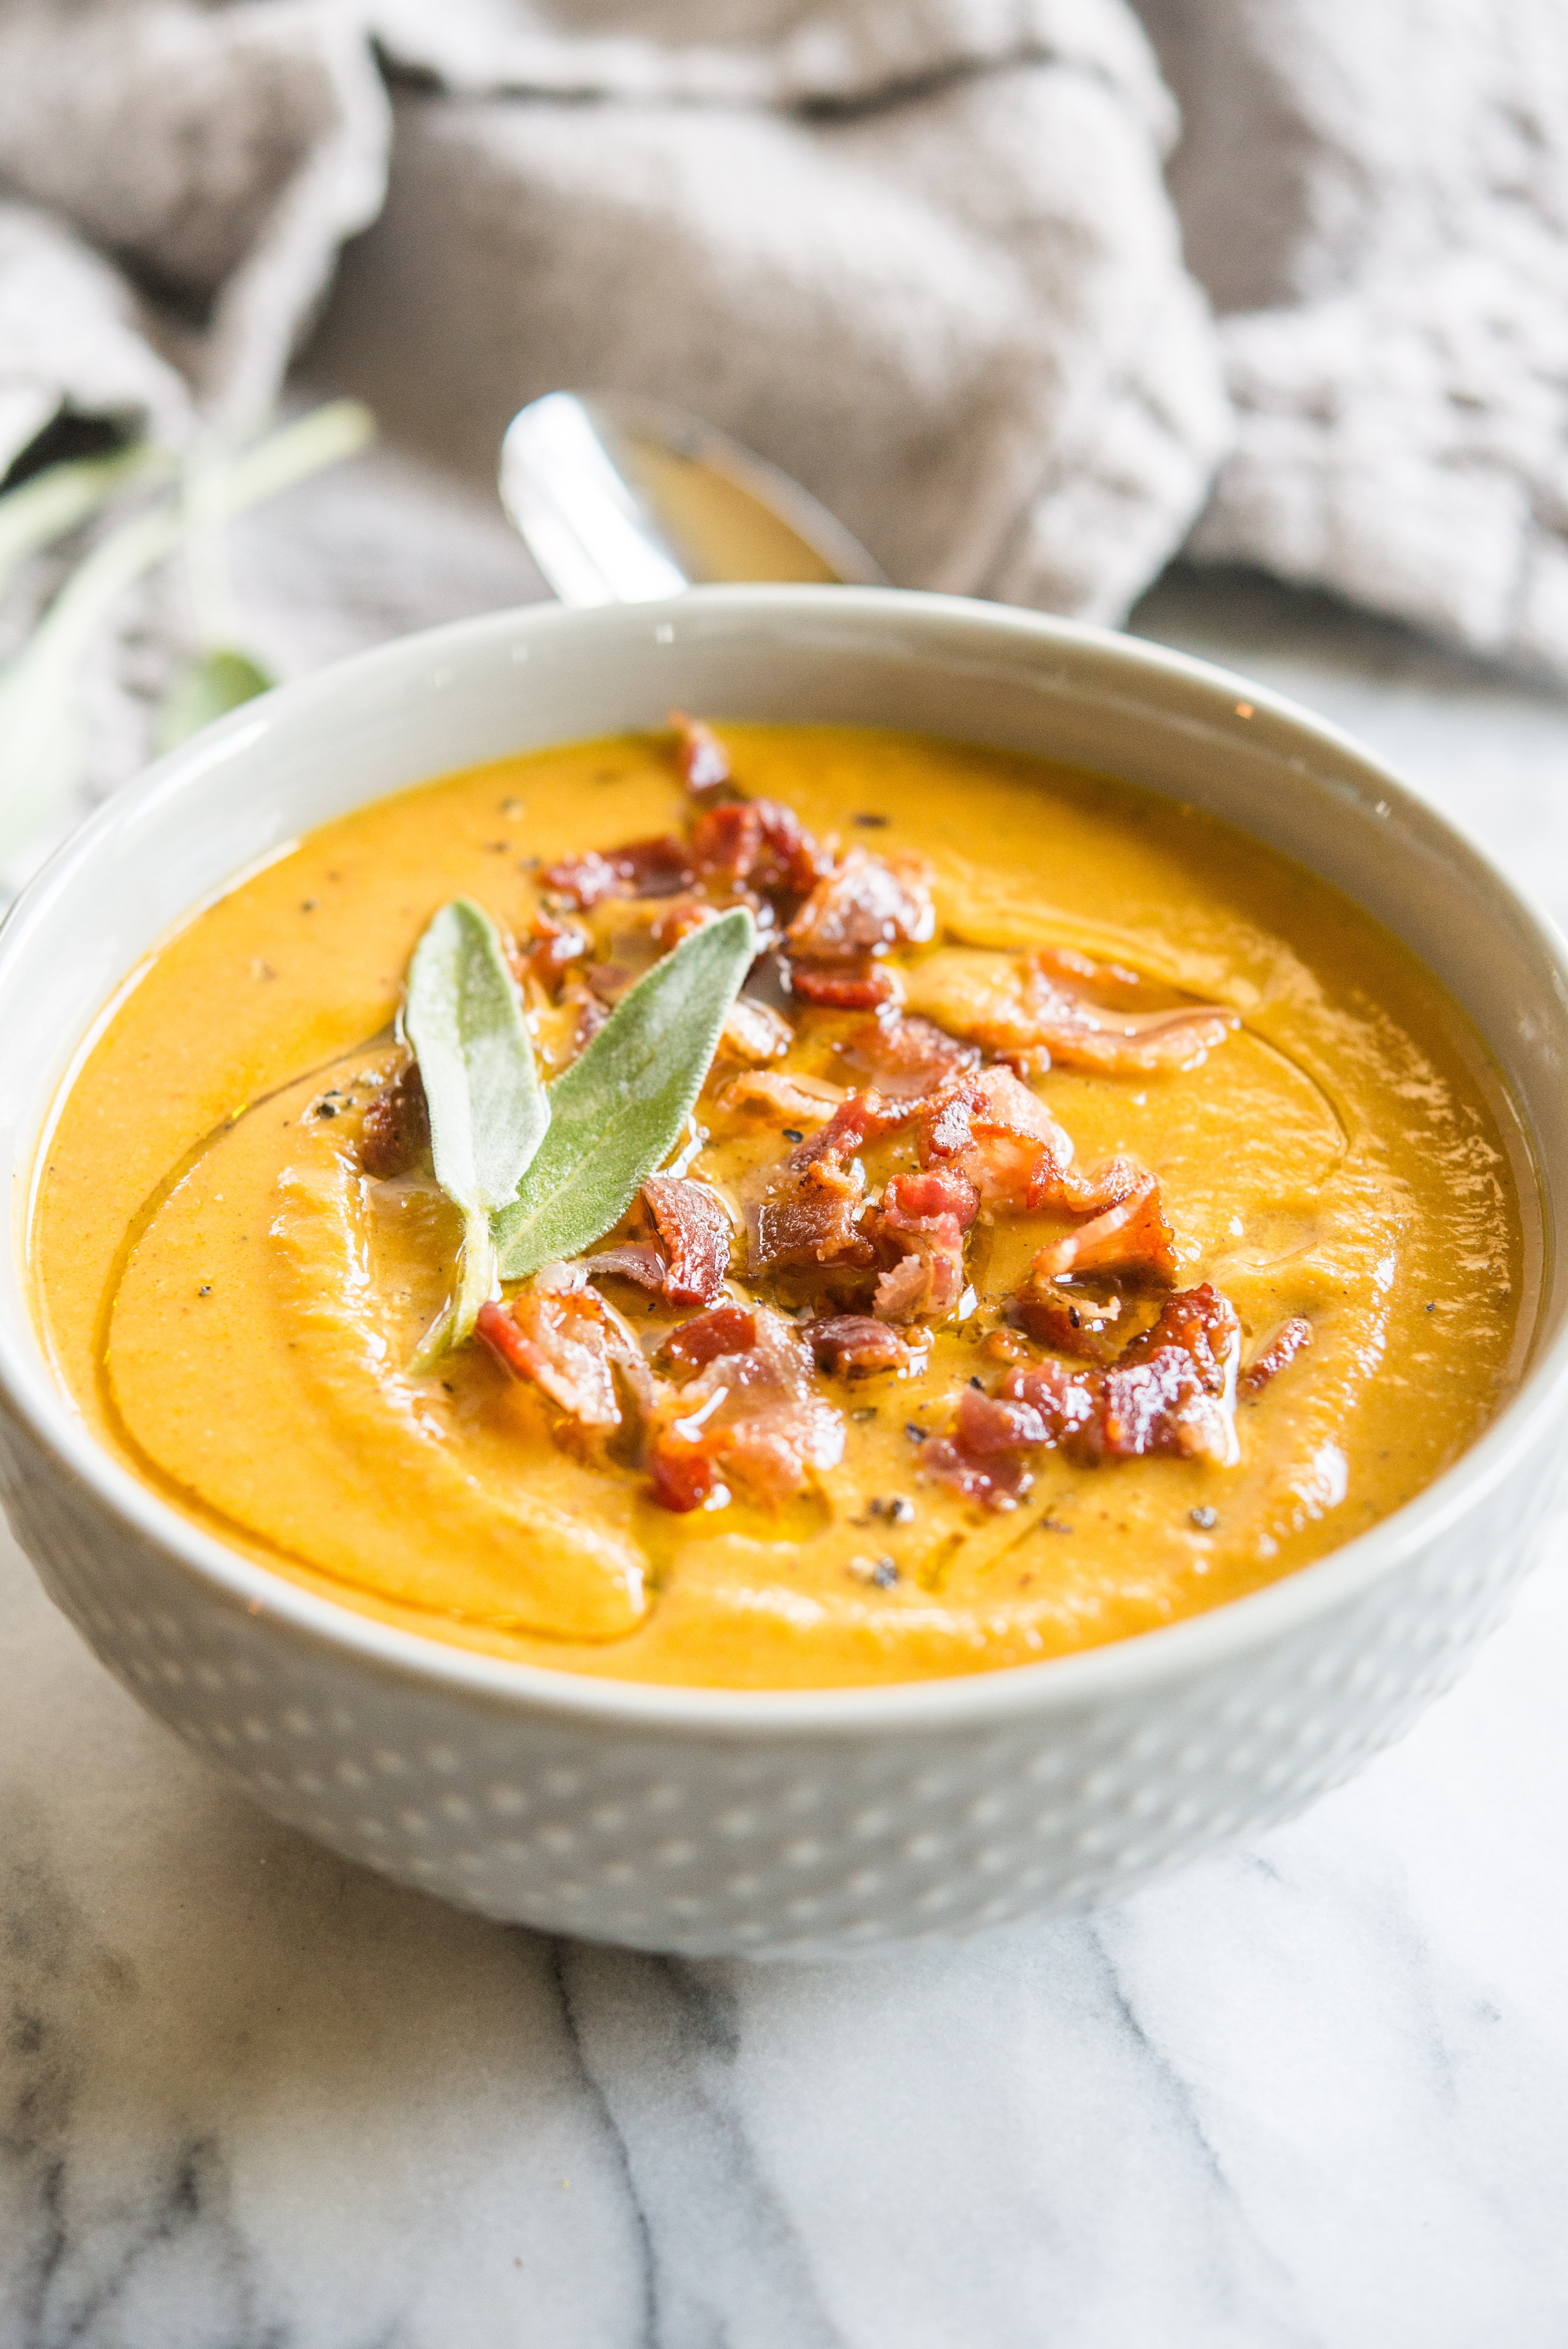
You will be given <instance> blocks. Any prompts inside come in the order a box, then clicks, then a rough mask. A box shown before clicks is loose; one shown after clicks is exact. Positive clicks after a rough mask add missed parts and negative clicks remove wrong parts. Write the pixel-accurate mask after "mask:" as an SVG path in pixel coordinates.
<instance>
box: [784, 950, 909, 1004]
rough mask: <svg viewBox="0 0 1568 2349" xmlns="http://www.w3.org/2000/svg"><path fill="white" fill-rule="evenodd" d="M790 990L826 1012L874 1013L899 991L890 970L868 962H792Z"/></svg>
mask: <svg viewBox="0 0 1568 2349" xmlns="http://www.w3.org/2000/svg"><path fill="white" fill-rule="evenodd" d="M789 991H790V993H791V994H792V995H798V996H799V998H800V999H801V1001H802V1002H803V1003H814V1004H815V1005H816V1006H817V1007H818V1009H820V1010H823V1011H874V1010H875V1009H876V1008H877V1005H878V1004H879V1003H889V1002H891V1001H892V998H893V997H894V995H896V994H897V992H898V982H897V980H896V979H895V978H893V975H892V971H891V970H887V969H884V968H882V967H881V966H880V965H878V964H876V963H873V962H872V961H870V960H869V959H867V960H862V961H861V962H852V963H815V962H800V961H799V960H793V961H791V962H790V964H789Z"/></svg>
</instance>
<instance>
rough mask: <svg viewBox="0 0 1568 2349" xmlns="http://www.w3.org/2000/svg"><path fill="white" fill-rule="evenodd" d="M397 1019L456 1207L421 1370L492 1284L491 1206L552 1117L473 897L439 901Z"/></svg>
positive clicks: (462, 1332)
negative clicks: (459, 1219) (459, 1226)
mask: <svg viewBox="0 0 1568 2349" xmlns="http://www.w3.org/2000/svg"><path fill="white" fill-rule="evenodd" d="M403 1029H404V1033H405V1034H406V1035H407V1039H408V1041H409V1043H410V1044H411V1045H412V1046H413V1048H414V1056H415V1058H416V1059H417V1061H418V1063H419V1075H420V1077H421V1079H422V1081H423V1082H424V1087H425V1099H426V1101H427V1102H428V1107H429V1112H430V1147H431V1152H432V1154H433V1156H434V1158H435V1162H436V1179H437V1181H438V1183H439V1184H440V1185H441V1188H442V1190H443V1191H445V1193H446V1194H447V1196H448V1197H449V1199H450V1200H451V1201H452V1202H453V1203H454V1205H455V1206H459V1207H460V1208H461V1210H462V1215H463V1244H462V1249H461V1253H460V1254H459V1258H458V1268H457V1277H456V1279H455V1280H454V1283H453V1287H452V1296H451V1299H450V1302H449V1305H448V1306H447V1309H446V1310H445V1312H444V1313H443V1314H442V1315H441V1317H440V1319H439V1320H438V1321H437V1323H436V1324H435V1326H434V1328H433V1329H432V1330H430V1331H429V1332H428V1335H427V1336H426V1338H425V1340H424V1342H423V1343H422V1345H421V1346H420V1348H419V1350H418V1353H417V1354H416V1355H415V1357H414V1361H413V1363H412V1365H411V1367H412V1368H413V1369H414V1370H416V1371H426V1370H428V1369H429V1368H430V1366H431V1364H432V1363H433V1362H435V1361H438V1360H439V1358H440V1356H441V1355H442V1354H444V1353H445V1352H446V1351H447V1350H448V1348H449V1347H450V1346H457V1345H460V1344H461V1343H462V1341H463V1340H464V1339H465V1338H467V1337H468V1336H469V1332H470V1331H471V1330H472V1329H473V1326H474V1321H475V1319H476V1318H477V1316H478V1313H479V1309H480V1306H481V1305H482V1304H483V1303H484V1301H485V1299H486V1298H487V1297H489V1296H490V1294H491V1293H492V1291H493V1290H494V1288H495V1287H496V1277H497V1259H496V1246H495V1239H494V1236H493V1230H492V1217H493V1216H494V1214H495V1211H496V1209H497V1208H499V1207H505V1206H508V1205H509V1204H510V1202H511V1200H512V1199H514V1198H515V1197H516V1195H517V1187H518V1185H519V1183H520V1182H521V1180H522V1177H523V1174H524V1173H525V1172H526V1170H527V1168H528V1166H529V1164H530V1163H531V1160H532V1158H533V1156H534V1154H535V1152H536V1151H537V1150H538V1148H539V1145H540V1143H541V1142H542V1140H543V1138H544V1133H545V1130H546V1128H547V1127H548V1125H549V1123H550V1110H549V1107H548V1105H547V1103H546V1101H545V1095H544V1090H543V1087H542V1085H541V1083H540V1081H539V1071H538V1069H537V1068H536V1067H535V1065H534V1058H533V1040H532V1038H531V1036H530V1034H529V1031H528V1023H527V1021H526V1019H524V1018H523V1012H522V1003H521V999H520V997H519V995H518V991H517V986H516V982H515V981H514V979H513V978H512V976H511V971H510V970H509V969H508V968H507V961H506V955H505V952H504V950H503V949H502V947H501V942H500V935H499V933H498V931H497V929H496V926H495V924H494V923H493V922H492V921H491V919H490V916H489V915H488V914H487V913H486V912H485V910H484V908H483V907H482V906H481V905H475V904H474V903H473V901H472V899H471V898H469V897H455V898H453V900H452V902H451V903H450V905H443V906H442V907H441V910H440V912H439V913H438V915H437V916H436V917H435V919H434V921H432V922H431V924H430V926H429V927H428V930H427V931H426V932H425V935H424V936H423V937H422V938H421V939H420V940H419V943H418V946H417V947H415V949H414V959H413V961H412V962H411V963H410V965H409V967H408V989H407V1001H406V1003H405V1006H404V1011H403Z"/></svg>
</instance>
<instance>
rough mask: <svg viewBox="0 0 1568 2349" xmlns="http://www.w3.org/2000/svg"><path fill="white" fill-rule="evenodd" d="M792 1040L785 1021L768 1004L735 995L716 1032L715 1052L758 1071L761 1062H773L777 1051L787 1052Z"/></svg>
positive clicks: (777, 1056)
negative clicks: (722, 1022) (720, 1028)
mask: <svg viewBox="0 0 1568 2349" xmlns="http://www.w3.org/2000/svg"><path fill="white" fill-rule="evenodd" d="M793 1039H794V1031H793V1030H792V1029H791V1028H790V1026H789V1021H788V1020H787V1019H785V1018H784V1017H783V1015H782V1014H781V1013H779V1012H778V1011H775V1010H774V1009H773V1006H772V1005H771V1004H770V1003H758V1000H757V998H756V997H755V996H754V995H738V996H737V997H736V999H735V1000H734V1002H733V1003H732V1004H731V1005H730V1007H729V1011H728V1015H727V1018H726V1019H725V1023H724V1027H723V1029H722V1030H721V1031H720V1034H719V1039H718V1049H719V1050H720V1052H721V1053H722V1054H723V1055H724V1056H725V1057H726V1058H727V1059H728V1060H731V1061H744V1062H746V1063H747V1064H748V1066H749V1067H752V1068H760V1066H761V1065H762V1063H763V1062H764V1061H776V1060H777V1059H778V1058H779V1054H780V1052H787V1051H788V1050H789V1046H790V1044H791V1042H792V1041H793Z"/></svg>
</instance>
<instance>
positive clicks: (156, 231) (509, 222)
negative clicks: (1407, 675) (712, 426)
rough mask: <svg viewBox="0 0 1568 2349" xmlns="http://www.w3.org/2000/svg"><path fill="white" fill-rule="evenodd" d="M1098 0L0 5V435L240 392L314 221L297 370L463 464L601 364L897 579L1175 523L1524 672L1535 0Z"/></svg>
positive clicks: (291, 285)
mask: <svg viewBox="0 0 1568 2349" xmlns="http://www.w3.org/2000/svg"><path fill="white" fill-rule="evenodd" d="M1142 7H1143V16H1144V19H1145V23H1146V26H1147V32H1146V30H1145V26H1144V25H1143V24H1140V21H1139V18H1138V17H1137V16H1134V14H1133V13H1132V11H1131V9H1130V8H1129V7H1128V6H1126V5H1123V0H820V5H810V0H549V5H545V0H538V5H533V0H442V5H441V6H439V7H434V6H431V5H428V0H229V5H222V0H220V5H199V4H198V0H74V5H68V6H59V5H54V0H0V467H3V466H4V465H5V464H6V463H8V462H9V461H10V460H12V459H13V458H15V457H16V456H18V455H19V454H21V453H22V452H24V451H25V450H26V447H27V446H28V444H29V443H30V442H34V441H35V438H36V434H37V432H38V431H39V429H40V427H41V426H43V425H44V424H45V423H46V421H47V419H49V418H50V417H52V416H55V415H57V414H60V413H66V414H69V415H75V416H82V417H87V418H89V419H109V420H111V421H113V422H114V423H116V424H117V425H119V427H121V428H129V429H134V430H146V431H150V432H152V433H153V434H155V435H157V436H159V437H160V438H163V439H165V440H170V441H175V442H178V441H179V440H181V438H183V437H188V436H190V434H191V432H192V431H193V430H194V429H196V425H197V421H198V419H200V420H201V424H202V426H203V427H204V428H205V429H216V430H217V431H219V432H220V433H222V432H230V433H236V432H240V431H242V430H243V429H247V428H248V427H249V426H250V425H251V424H252V423H253V421H254V420H255V419H258V418H259V417H260V416H261V415H262V414H263V412H264V410H265V409H266V408H267V406H268V404H269V403H270V402H271V400H272V399H273V398H274V397H275V395H276V392H277V389H278V387H279V385H280V383H281V381H282V378H283V376H284V371H285V369H286V367H287V366H288V363H289V360H290V357H291V354H292V353H293V352H294V351H295V350H296V349H297V348H298V347H299V345H300V343H301V341H302V340H303V339H304V336H306V334H307V332H308V331H309V329H310V327H311V326H312V323H313V321H314V320H315V316H316V315H317V313H318V310H319V309H320V305H321V303H322V300H323V296H324V294H325V291H326V289H327V287H328V285H330V284H332V282H333V273H334V269H335V264H337V262H338V255H339V254H340V249H341V248H342V247H343V246H344V244H345V242H346V240H352V242H350V243H349V244H348V249H347V251H346V254H344V256H343V258H342V261H341V265H340V266H338V267H337V275H336V281H335V290H334V292H333V295H332V299H331V301H330V303H329V304H328V305H327V309H326V313H325V320H324V322H323V324H322V326H321V330H320V334H319V336H318V338H317V340H316V343H315V347H314V349H313V353H312V359H311V364H312V366H313V367H314V368H315V370H316V371H317V372H318V373H325V374H327V375H329V376H331V377H334V378H336V379H338V380H340V381H344V382H347V383H351V384H352V386H353V387H354V388H358V389H360V390H362V391H363V392H365V393H366V396H368V397H369V398H370V399H371V401H372V404H373V405H375V406H376V407H377V409H379V410H380V411H381V413H382V414H383V415H384V417H386V419H387V421H388V422H389V423H390V424H391V425H392V426H393V427H394V428H395V429H403V430H404V431H405V432H407V434H409V435H411V436H413V437H414V438H416V439H417V440H422V441H423V442H424V443H425V444H426V445H427V446H428V447H432V448H435V449H437V450H440V451H441V452H442V453H444V454H445V455H447V456H448V457H453V456H455V457H458V458H459V459H460V460H463V461H464V462H465V463H467V464H468V465H469V466H470V467H472V468H477V469H480V470H482V471H486V472H488V471H489V470H490V467H491V465H492V464H493V459H494V450H495V444H496V441H497V440H498V438H499V435H500V429H502V427H503V426H504V424H505V422H506V420H507V418H508V417H509V416H510V415H511V413H512V411H513V410H514V409H516V407H518V406H519V405H520V404H521V402H522V401H523V400H524V399H526V398H530V397H531V396H533V395H534V394H536V393H537V392H540V391H542V390H544V389H547V388H552V387H553V386H555V385H558V384H562V383H569V384H571V383H574V384H578V385H582V386H586V387H593V386H601V387H612V388H626V389H635V390H641V391H645V392H648V393H652V394H655V395H658V396H662V397H664V398H670V399H673V400H675V401H676V402H677V403H678V404H681V405H683V406H686V407H688V408H691V409H695V410H696V411H697V412H698V413H699V414H702V415H704V416H707V417H708V418H709V419H711V420H713V421H714V422H716V423H718V424H720V425H723V426H725V427H727V429H730V430H731V431H733V432H735V433H736V434H737V435H738V437H739V438H740V439H741V440H744V441H746V442H748V443H749V444H750V445H751V446H753V447H755V448H757V449H758V450H760V452H761V453H762V454H764V455H765V456H768V457H770V458H772V459H773V460H775V461H776V462H778V463H779V464H781V465H783V466H784V467H785V468H786V470H787V471H790V472H791V473H793V474H795V475H796V476H797V477H798V478H799V479H800V480H802V481H804V482H805V483H806V484H807V486H808V487H810V489H812V490H813V491H814V492H816V493H817V494H818V495H819V496H820V497H821V498H822V499H823V500H824V502H826V503H828V504H829V505H830V507H832V508H833V509H834V510H836V511H837V512H840V513H841V515H842V517H843V519H844V520H845V521H846V522H847V523H849V524H850V526H851V528H852V529H853V530H855V531H856V532H857V533H858V534H859V535H860V536H861V537H862V538H863V539H864V540H865V542H866V543H867V544H868V545H869V546H870V547H871V549H872V552H873V554H876V555H877V556H878V557H879V559H880V560H881V561H882V564H883V565H884V567H885V568H886V569H887V571H888V572H889V574H890V575H891V576H892V577H893V578H894V579H896V580H898V581H901V582H903V583H905V584H910V585H929V586H937V587H944V588H953V589H959V590H964V591H966V592H971V593H978V594H983V595H997V596H1003V597H1006V598H1010V599H1015V600H1017V601H1021V602H1025V603H1032V604H1036V605H1041V606H1044V607H1046V608H1049V609H1054V610H1059V611H1064V612H1069V613H1075V614H1078V615H1084V616H1091V617H1095V618H1100V619H1108V620H1114V619H1116V618H1118V617H1119V616H1121V615H1122V614H1123V613H1124V612H1125V610H1126V609H1127V607H1128V605H1129V604H1130V602H1131V600H1132V599H1133V598H1134V597H1135V596H1136V595H1137V594H1138V593H1139V591H1140V589H1141V587H1142V586H1143V585H1145V584H1146V583H1147V582H1148V581H1149V580H1150V578H1151V577H1152V576H1153V575H1154V574H1155V573H1156V572H1157V571H1158V570H1159V569H1160V568H1161V565H1162V564H1164V563H1165V561H1166V560H1167V559H1168V558H1169V556H1170V555H1171V554H1172V553H1174V552H1175V551H1176V549H1177V548H1178V547H1179V546H1180V545H1181V543H1183V541H1184V540H1185V541H1187V543H1189V544H1190V546H1191V550H1192V552H1194V553H1195V554H1199V555H1200V556H1202V557H1204V558H1218V559H1222V560H1230V561H1236V560H1240V561H1243V562H1252V563H1257V564H1264V565H1265V566H1268V567H1271V568H1273V569H1275V570H1276V571H1278V572H1279V573H1280V574H1282V575H1284V576H1285V577H1289V578H1293V579H1296V580H1301V581H1305V582H1308V583H1311V584H1315V585H1324V586H1327V587H1329V588H1332V589H1334V590H1336V592H1339V593H1341V594H1344V595H1349V596H1351V597H1353V598H1355V599H1357V600H1359V601H1361V602H1364V603H1366V604H1367V605H1371V606H1373V607H1375V608H1377V609H1378V610H1381V611H1384V612H1387V613H1391V614H1393V615H1395V616H1400V617H1404V618H1407V619H1410V620H1413V621H1416V622H1418V623H1419V624H1421V625H1424V626H1429V627H1432V628H1435V629H1437V630H1439V632H1441V633H1443V634H1445V635H1446V636H1449V638H1451V639H1453V640H1455V641H1458V642H1460V643H1461V644H1465V645H1468V646H1470V647H1473V648H1475V649H1478V650H1482V651H1487V652H1491V653H1496V654H1501V655H1503V656H1505V657H1511V658H1514V659H1521V660H1526V661H1529V662H1532V663H1534V664H1536V665H1538V666H1543V667H1548V668H1552V669H1554V670H1555V671H1557V673H1559V674H1561V675H1568V471H1565V466H1568V457H1565V450H1568V304H1565V303H1564V300H1563V295H1564V293H1565V292H1568V261H1565V254H1568V193H1565V188H1568V128H1565V126H1568V106H1565V105H1564V99H1565V98H1568V17H1564V16H1563V14H1562V13H1561V11H1560V10H1558V9H1557V7H1556V6H1555V5H1554V0H1429V5H1427V6H1426V7H1424V8H1422V9H1421V10H1419V11H1414V12H1412V11H1410V10H1409V9H1408V7H1407V6H1406V5H1404V0H1357V5H1354V6H1353V5H1351V0H1142ZM1150 36H1152V46H1151V44H1150ZM1156 53H1158V60H1159V61H1158V63H1157V57H1156ZM1161 68H1162V70H1163V78H1162V72H1161ZM1171 88H1173V89H1174V90H1175V92H1176V94H1177V96H1178V97H1179V98H1180V99H1181V104H1182V107H1183V109H1184V110H1185V119H1186V129H1185V132H1184V135H1181V137H1180V138H1179V136H1178V132H1179V124H1180V118H1179V117H1178V114H1177V111H1176V109H1175V106H1174V105H1173V103H1172V100H1171V94H1170V91H1171ZM388 93H390V98H391V101H392V102H391V103H390V104H389V103H388ZM359 232H364V233H359ZM1183 240H1184V242H1185V258H1184V257H1183ZM1189 533H1191V536H1190V537H1189ZM50 575H51V574H48V573H47V571H46V570H39V571H38V572H36V574H34V585H33V587H32V588H31V589H29V588H28V587H27V586H26V583H24V585H23V587H22V588H21V589H19V590H18V591H17V593H18V595H20V597H21V601H20V602H19V603H18V602H17V601H16V600H15V599H14V600H13V603H12V605H11V606H10V607H9V616H10V621H11V630H12V634H13V636H15V632H16V630H17V629H18V628H19V627H21V626H25V624H26V608H27V606H26V596H27V595H28V594H29V593H33V594H35V595H36V593H38V592H41V589H40V584H39V583H42V585H47V582H48V579H49V577H50ZM0 618H3V616H0ZM179 626H180V622H179V618H178V615H177V614H174V613H172V612H171V611H164V610H160V609H159V608H157V607H156V606H148V605H142V606H140V607H139V609H136V610H132V609H131V608H130V607H128V619H127V627H128V629H129V630H130V631H131V633H133V634H135V635H137V636H138V638H139V643H140V646H141V652H140V655H139V657H140V658H141V659H142V662H143V666H144V667H145V665H146V646H147V642H148V640H149V637H150V636H151V637H152V638H155V639H156V638H159V637H160V635H161V636H167V635H168V634H170V631H172V632H173V633H175V634H177V633H178V629H179ZM124 634H125V632H124V631H122V641H123V637H124ZM111 666H112V661H111ZM121 666H122V667H123V666H124V664H123V661H122V663H121ZM105 698H108V699H112V698H113V693H112V679H111V680H110V684H109V686H108V687H106V688H105ZM134 733H135V728H134V727H132V726H125V725H122V726H121V727H120V728H119V733H118V735H117V737H116V748H115V750H114V751H113V754H112V756H111V757H110V758H109V760H108V764H107V766H104V765H102V764H101V762H100V772H99V779H98V780H99V782H100V784H101V783H102V782H105V781H110V780H112V778H113V772H114V771H118V769H119V767H120V766H121V765H123V764H125V763H126V762H127V761H129V762H130V763H134V756H135V753H134V751H133V749H132V747H131V745H132V738H133V736H134Z"/></svg>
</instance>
